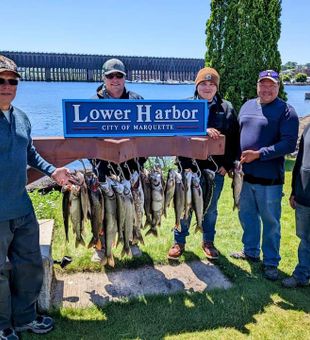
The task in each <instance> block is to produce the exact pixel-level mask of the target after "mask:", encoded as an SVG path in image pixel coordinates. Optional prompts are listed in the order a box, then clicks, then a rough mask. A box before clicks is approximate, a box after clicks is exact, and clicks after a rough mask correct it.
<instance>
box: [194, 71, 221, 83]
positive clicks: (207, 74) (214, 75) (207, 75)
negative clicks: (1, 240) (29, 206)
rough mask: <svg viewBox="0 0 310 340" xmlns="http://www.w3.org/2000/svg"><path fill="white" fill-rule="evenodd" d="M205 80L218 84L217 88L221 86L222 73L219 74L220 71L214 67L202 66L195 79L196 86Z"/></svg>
mask: <svg viewBox="0 0 310 340" xmlns="http://www.w3.org/2000/svg"><path fill="white" fill-rule="evenodd" d="M205 80H209V81H211V82H212V83H214V84H215V85H216V87H217V88H219V85H220V75H219V74H218V72H217V71H216V70H215V69H214V68H212V67H204V68H202V69H201V70H200V71H199V72H198V73H197V77H196V80H195V84H196V86H198V84H199V83H201V82H203V81H205Z"/></svg>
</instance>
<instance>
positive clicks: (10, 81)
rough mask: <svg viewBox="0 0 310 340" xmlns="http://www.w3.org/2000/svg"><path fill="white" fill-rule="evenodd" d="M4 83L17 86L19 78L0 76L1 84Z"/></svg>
mask: <svg viewBox="0 0 310 340" xmlns="http://www.w3.org/2000/svg"><path fill="white" fill-rule="evenodd" d="M4 84H9V85H12V86H16V85H17V84H18V80H17V79H4V78H0V85H4Z"/></svg>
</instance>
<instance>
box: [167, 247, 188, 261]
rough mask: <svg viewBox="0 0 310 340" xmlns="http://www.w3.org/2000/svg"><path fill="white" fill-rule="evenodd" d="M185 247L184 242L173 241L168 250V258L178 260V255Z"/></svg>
mask: <svg viewBox="0 0 310 340" xmlns="http://www.w3.org/2000/svg"><path fill="white" fill-rule="evenodd" d="M184 249H185V246H184V244H180V243H175V244H174V245H173V246H172V247H171V248H170V249H169V252H168V259H170V260H178V259H179V258H180V256H181V255H182V254H183V252H184Z"/></svg>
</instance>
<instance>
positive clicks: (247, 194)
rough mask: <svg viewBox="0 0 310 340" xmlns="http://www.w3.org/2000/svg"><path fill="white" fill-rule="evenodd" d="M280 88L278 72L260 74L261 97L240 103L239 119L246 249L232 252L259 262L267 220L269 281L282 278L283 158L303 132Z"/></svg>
mask: <svg viewBox="0 0 310 340" xmlns="http://www.w3.org/2000/svg"><path fill="white" fill-rule="evenodd" d="M279 87H280V80H279V74H278V73H277V72H275V71H273V70H266V71H262V72H260V74H259V78H258V81H257V94H258V97H257V98H256V99H251V100H248V101H247V102H246V103H245V104H244V105H243V106H242V107H241V110H240V113H239V118H238V119H239V125H240V147H241V158H240V160H241V163H243V172H244V182H243V187H242V191H241V195H240V210H239V219H240V223H241V225H242V228H243V237H242V242H243V251H241V252H237V253H234V254H232V255H231V256H232V257H234V258H238V259H246V260H250V261H259V256H260V238H261V222H262V224H263V233H262V252H263V275H264V276H265V277H266V278H267V279H269V280H277V279H278V269H277V267H278V265H279V262H280V259H281V258H280V238H281V231H280V229H281V227H280V217H281V199H282V195H283V194H282V189H283V183H284V156H285V155H286V154H288V153H291V152H294V151H295V147H296V141H297V136H298V116H297V114H296V112H295V110H294V108H293V107H292V106H290V105H289V104H287V103H286V102H285V101H283V100H282V99H280V98H279V97H278V93H279Z"/></svg>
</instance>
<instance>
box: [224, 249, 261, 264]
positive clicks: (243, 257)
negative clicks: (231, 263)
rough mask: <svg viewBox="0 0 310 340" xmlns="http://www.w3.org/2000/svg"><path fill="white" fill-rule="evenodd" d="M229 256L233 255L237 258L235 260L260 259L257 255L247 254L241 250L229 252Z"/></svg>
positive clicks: (256, 260)
mask: <svg viewBox="0 0 310 340" xmlns="http://www.w3.org/2000/svg"><path fill="white" fill-rule="evenodd" d="M230 257H233V258H234V259H237V260H246V261H250V262H259V261H260V258H259V257H255V256H250V255H247V254H246V253H245V252H244V251H243V250H242V251H238V252H236V253H232V254H230Z"/></svg>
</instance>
